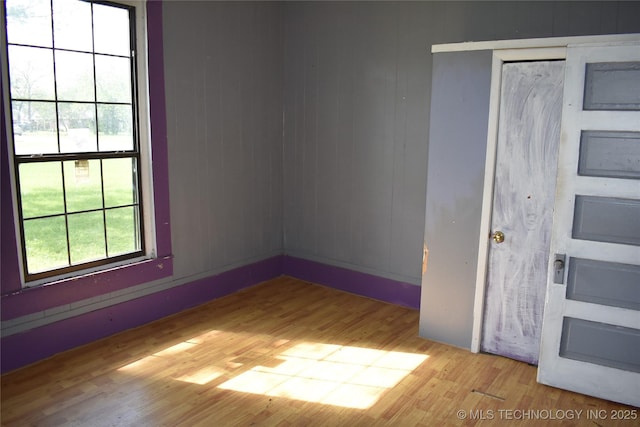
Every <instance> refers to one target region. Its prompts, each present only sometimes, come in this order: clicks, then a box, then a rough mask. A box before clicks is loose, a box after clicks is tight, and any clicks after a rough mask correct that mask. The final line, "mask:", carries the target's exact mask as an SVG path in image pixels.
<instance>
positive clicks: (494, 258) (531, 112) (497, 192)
mask: <svg viewBox="0 0 640 427" xmlns="http://www.w3.org/2000/svg"><path fill="white" fill-rule="evenodd" d="M563 82H564V61H526V62H504V63H503V64H502V71H501V88H500V108H499V118H498V135H497V149H496V163H495V178H494V187H493V203H492V210H491V211H492V214H491V227H490V229H491V232H490V234H489V235H488V236H487V238H488V239H489V241H490V243H489V249H488V250H489V252H488V262H487V277H486V292H485V304H484V313H483V333H482V340H481V347H480V349H481V350H482V351H484V352H488V353H493V354H498V355H501V356H506V357H509V358H512V359H516V360H520V361H524V362H527V363H531V364H537V362H538V354H539V352H540V333H541V330H542V314H543V308H544V299H545V289H546V281H547V265H548V258H549V246H550V240H551V226H552V220H553V207H554V200H555V197H554V196H555V184H556V168H557V153H558V145H559V141H560V123H561V115H562V91H563Z"/></svg>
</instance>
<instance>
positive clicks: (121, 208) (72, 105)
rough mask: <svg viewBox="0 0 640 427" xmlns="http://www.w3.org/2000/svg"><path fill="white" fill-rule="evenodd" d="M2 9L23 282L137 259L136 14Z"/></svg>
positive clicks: (29, 4) (65, 0)
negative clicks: (4, 27) (3, 12)
mask: <svg viewBox="0 0 640 427" xmlns="http://www.w3.org/2000/svg"><path fill="white" fill-rule="evenodd" d="M5 5H6V6H5V7H6V9H5V18H6V44H5V46H6V51H7V58H8V75H9V91H8V92H9V98H10V104H9V105H10V108H9V110H10V111H9V114H10V115H11V123H12V126H11V128H12V133H13V153H12V154H13V163H14V174H15V194H16V198H17V208H18V209H17V211H18V225H19V228H20V237H21V242H22V245H21V249H22V264H23V270H24V277H25V281H27V282H28V281H34V280H39V279H43V278H48V277H52V276H59V275H62V274H66V273H70V272H74V271H77V270H85V269H88V268H92V267H98V266H104V265H112V264H113V263H117V262H121V261H124V260H129V259H133V258H137V257H140V256H142V255H144V254H145V237H144V236H145V230H144V227H143V225H144V221H143V218H144V215H143V212H142V210H143V203H142V200H143V195H142V179H143V176H142V173H141V169H142V167H143V166H144V158H143V157H142V156H141V145H142V144H141V132H140V128H139V122H140V121H141V120H140V118H139V105H138V102H137V99H138V97H137V92H138V91H137V78H136V71H137V69H136V68H137V67H136V61H135V58H136V33H135V23H136V19H135V8H134V7H130V6H124V5H120V4H115V3H105V2H92V1H80V0H6V3H5Z"/></svg>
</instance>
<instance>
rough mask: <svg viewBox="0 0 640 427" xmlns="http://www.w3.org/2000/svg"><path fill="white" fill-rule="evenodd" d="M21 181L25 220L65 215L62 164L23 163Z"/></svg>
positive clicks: (20, 171)
mask: <svg viewBox="0 0 640 427" xmlns="http://www.w3.org/2000/svg"><path fill="white" fill-rule="evenodd" d="M19 179H20V198H21V200H22V205H21V206H22V216H23V218H25V219H26V218H34V217H39V216H45V215H57V214H61V213H64V201H63V198H62V170H61V165H60V162H38V163H23V164H21V165H20V167H19Z"/></svg>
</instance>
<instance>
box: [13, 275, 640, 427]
mask: <svg viewBox="0 0 640 427" xmlns="http://www.w3.org/2000/svg"><path fill="white" fill-rule="evenodd" d="M535 375H536V368H535V367H532V366H529V365H527V364H524V363H520V362H515V361H513V360H509V359H505V358H502V357H498V356H492V355H485V354H472V353H470V352H468V351H466V350H461V349H457V348H454V347H450V346H447V345H442V344H438V343H434V342H431V341H428V340H424V339H421V338H419V337H418V312H417V311H414V310H409V309H405V308H402V307H398V306H394V305H390V304H385V303H381V302H378V301H374V300H371V299H367V298H362V297H358V296H354V295H350V294H346V293H343V292H339V291H336V290H332V289H328V288H325V287H321V286H317V285H311V284H309V283H305V282H301V281H299V280H295V279H291V278H287V277H282V278H279V279H275V280H272V281H269V282H266V283H263V284H260V285H258V286H255V287H252V288H250V289H247V290H244V291H242V292H239V293H236V294H234V295H230V296H227V297H225V298H221V299H218V300H215V301H213V302H210V303H207V304H205V305H202V306H199V307H197V308H195V309H192V310H188V311H185V312H183V313H180V314H178V315H175V316H172V317H169V318H166V319H162V320H159V321H157V322H154V323H152V324H149V325H147V326H143V327H140V328H137V329H133V330H130V331H126V332H124V333H121V334H118V335H116V336H113V337H110V338H107V339H104V340H100V341H98V342H95V343H92V344H89V345H87V346H84V347H82V348H79V349H75V350H72V351H68V352H65V353H63V354H60V355H57V356H55V357H53V358H50V359H48V360H46V361H43V362H40V363H37V364H35V365H32V366H29V367H27V368H23V369H21V370H17V371H14V372H10V373H8V374H6V375H4V376H2V383H1V387H2V388H1V392H2V401H1V402H2V407H1V411H2V412H1V416H2V425H6V426H27V425H37V426H58V425H73V426H177V425H183V426H196V425H202V426H316V425H317V426H372V425H393V426H441V425H451V426H458V425H464V426H472V425H498V424H499V425H517V426H529V425H531V426H543V425H551V426H560V425H581V426H582V425H584V426H592V427H596V426H614V425H625V426H631V425H638V424H640V422H639V421H638V420H635V421H633V420H632V421H622V422H621V421H615V420H612V416H613V415H624V413H623V412H615V411H628V413H629V414H634V413H635V414H636V415H637V416H638V417H640V414H637V412H638V410H637V409H636V408H630V407H625V406H622V405H617V404H613V403H611V402H607V401H603V400H598V399H595V398H590V397H587V396H583V395H579V394H575V393H570V392H566V391H561V390H558V389H554V388H550V387H546V386H542V385H539V384H537V383H536V382H535ZM459 411H461V412H459ZM578 411H582V412H581V413H580V412H578ZM612 411H614V412H612ZM596 415H597V416H596ZM560 417H564V418H567V417H573V419H569V420H566V419H565V420H558V419H557V418H560ZM481 418H483V419H481Z"/></svg>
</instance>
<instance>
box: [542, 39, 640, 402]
mask: <svg viewBox="0 0 640 427" xmlns="http://www.w3.org/2000/svg"><path fill="white" fill-rule="evenodd" d="M639 145H640V44H628V45H624V46H608V47H605V46H599V47H598V46H590V47H587V46H582V47H569V48H568V50H567V59H566V76H565V90H564V101H563V112H562V131H561V142H560V151H559V157H558V172H557V173H558V179H557V184H556V205H555V212H554V219H553V232H552V238H551V249H550V257H549V258H550V259H549V268H548V277H547V282H548V284H547V295H546V302H545V309H544V322H543V330H542V339H541V354H540V362H539V370H538V381H539V382H541V383H544V384H548V385H552V386H556V387H560V388H563V389H568V390H573V391H577V392H580V393H584V394H588V395H592V396H597V397H600V398H604V399H608V400H613V401H617V402H622V403H627V404H631V405H635V406H640V351H639V349H640V310H639V305H638V303H639V301H640V280H638V278H640V273H639V272H640V241H639V240H638V237H639V236H640V215H638V212H640V210H639V206H640V175H639V173H640V168H639V167H638V166H639V165H640V150H639ZM557 255H558V256H557ZM561 255H564V256H565V260H564V262H562V260H561Z"/></svg>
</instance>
